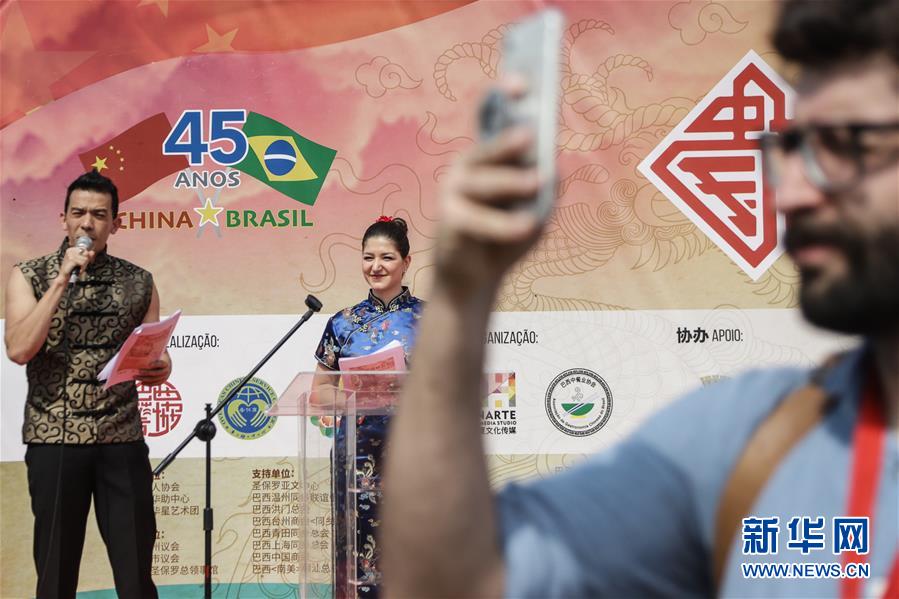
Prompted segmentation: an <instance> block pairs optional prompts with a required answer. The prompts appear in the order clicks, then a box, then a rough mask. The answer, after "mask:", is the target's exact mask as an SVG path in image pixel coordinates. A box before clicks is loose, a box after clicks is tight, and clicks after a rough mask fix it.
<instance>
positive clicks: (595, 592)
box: [383, 0, 899, 599]
mask: <svg viewBox="0 0 899 599" xmlns="http://www.w3.org/2000/svg"><path fill="white" fill-rule="evenodd" d="M897 4H899V3H897V0H834V1H829V0H792V1H789V2H786V3H785V4H784V6H783V7H782V12H781V14H780V17H779V20H778V23H777V24H776V26H775V31H774V35H773V40H774V44H775V47H776V48H777V50H778V51H779V52H780V53H781V55H782V56H784V58H786V59H788V60H791V61H794V62H796V63H799V65H800V66H802V67H803V75H802V77H801V80H800V82H799V87H798V94H799V100H798V104H797V106H796V111H795V115H796V116H795V120H794V122H793V123H792V124H791V127H790V129H788V130H787V131H783V132H781V133H780V134H779V135H776V136H771V135H766V136H765V137H764V138H763V140H762V146H763V155H764V160H765V169H766V177H768V180H769V181H771V182H773V184H774V185H775V186H776V192H777V201H778V208H779V210H780V211H781V212H782V213H783V214H784V216H785V217H786V219H787V226H788V232H787V235H786V238H785V244H786V247H787V249H788V251H789V253H790V255H791V256H792V257H793V259H794V260H795V262H796V264H797V266H798V267H799V269H800V272H801V292H800V299H801V306H802V311H803V314H804V315H805V317H806V318H807V319H808V320H809V321H810V322H812V323H814V324H816V325H818V326H821V327H824V328H827V329H831V330H835V331H842V332H848V333H857V334H861V335H862V336H863V337H864V341H863V343H862V344H861V345H860V346H859V347H858V349H856V350H854V351H851V352H849V353H847V354H845V355H842V356H840V357H839V358H838V359H836V360H834V361H833V363H832V364H828V365H827V366H825V367H822V368H819V369H817V370H815V371H813V372H809V371H805V370H798V369H769V370H763V371H756V372H752V373H749V374H747V375H744V376H742V377H740V378H738V379H736V380H733V381H729V382H725V383H722V384H719V385H716V386H712V387H708V388H705V389H703V390H700V391H698V392H696V393H694V394H692V395H690V396H689V397H686V398H684V399H683V400H681V401H678V402H675V403H674V404H673V405H671V406H670V407H668V408H667V409H665V410H663V411H662V413H660V414H658V415H657V416H655V417H653V418H651V419H650V420H649V421H648V422H647V423H645V425H644V426H643V427H642V428H641V429H639V430H638V431H637V432H636V433H635V434H634V435H632V436H631V437H630V438H629V439H627V440H625V441H624V442H622V443H621V444H619V445H618V446H617V447H615V448H614V449H613V450H611V451H609V452H606V453H604V454H601V455H599V456H596V457H595V458H594V459H593V460H591V461H589V462H588V463H587V464H585V465H583V466H581V467H579V468H575V469H573V470H571V471H568V472H566V473H564V474H561V475H559V476H556V477H551V478H549V479H546V480H542V481H537V482H534V483H530V484H525V485H511V486H510V487H508V488H506V489H504V490H503V491H502V492H501V493H500V494H499V495H498V496H497V497H493V496H492V494H491V491H490V488H489V484H488V478H487V469H486V464H485V459H484V456H483V451H482V444H481V437H480V428H479V417H480V413H479V407H480V402H481V399H482V398H481V393H480V392H481V372H482V365H483V352H484V349H483V344H482V341H483V338H484V331H485V327H486V324H487V319H488V316H489V313H490V308H491V306H492V304H493V301H494V297H495V293H496V290H497V287H498V285H499V281H500V279H501V277H502V275H503V274H504V273H505V272H506V270H507V269H508V268H509V267H510V266H511V265H512V264H513V263H514V262H515V261H516V260H517V259H518V258H519V257H520V256H521V255H522V254H523V253H524V252H526V251H527V250H528V249H529V248H530V247H531V246H532V245H533V243H534V242H535V240H536V239H537V238H538V237H539V230H540V223H539V222H537V221H536V220H535V219H534V218H533V217H532V216H529V215H528V214H526V213H524V212H520V211H509V210H505V209H504V204H508V203H512V202H515V201H518V200H520V199H521V198H527V197H530V196H532V195H533V194H534V193H535V192H536V189H537V185H538V181H537V178H536V174H535V173H534V172H533V171H531V170H526V169H523V168H520V167H518V166H516V165H515V164H516V160H517V159H518V158H519V157H520V156H521V155H522V152H523V151H524V150H525V149H526V148H527V147H528V144H529V143H531V139H532V137H531V135H530V134H529V133H528V132H527V131H525V130H520V129H518V130H510V131H508V132H506V133H505V134H503V135H501V136H500V137H498V138H497V139H495V140H494V141H493V142H492V143H489V144H485V145H481V146H479V147H477V148H475V149H474V150H473V151H472V152H471V153H469V154H468V155H467V156H466V157H465V158H464V159H463V160H462V161H461V162H460V163H459V164H458V165H456V168H455V171H454V172H453V174H452V176H451V178H450V180H449V181H448V184H447V186H446V188H445V189H444V194H443V199H442V200H443V209H444V214H443V220H442V222H441V229H440V232H439V242H438V246H437V264H436V268H437V272H436V276H435V280H436V284H435V289H434V293H433V296H432V298H431V302H430V304H429V307H428V310H427V311H426V313H425V315H424V317H423V319H422V321H421V326H420V332H419V342H418V345H417V347H416V350H415V353H414V356H413V362H414V364H415V368H414V369H413V370H412V371H411V374H410V377H409V381H408V385H407V388H406V391H405V392H406V394H408V395H409V396H410V398H412V399H414V401H402V402H401V403H400V405H401V408H400V411H399V415H398V417H397V419H396V421H395V423H394V428H393V430H392V437H391V443H392V445H391V450H390V452H389V462H388V471H387V474H386V484H385V489H386V497H385V512H384V513H385V516H384V531H383V546H384V560H385V564H384V569H385V586H386V588H387V590H388V592H389V593H391V594H392V595H393V596H395V597H426V596H435V597H447V596H459V597H472V596H499V595H506V596H508V597H553V596H556V597H589V596H613V597H642V596H656V595H666V596H691V595H703V596H709V595H713V594H716V593H718V594H722V595H725V596H740V597H745V596H765V597H772V596H788V597H799V596H814V597H837V596H840V597H843V598H845V599H850V598H855V597H868V596H871V597H877V598H880V597H884V596H889V597H899V557H897V538H899V534H897V530H899V521H897V520H899V514H897V511H899V510H897V505H899V481H897V476H899V452H897V451H896V447H897V445H896V436H897V428H899V6H897ZM423 464H424V465H426V466H424V467H423V466H422V465H423ZM864 518H868V520H863V519H864ZM744 519H745V520H744ZM794 519H795V520H794ZM788 523H789V524H788ZM788 525H789V526H791V527H792V526H794V525H795V526H796V527H797V530H798V532H799V533H801V534H799V535H797V536H798V537H800V538H801V539H804V540H807V541H810V546H812V547H814V543H812V542H811V541H816V540H817V539H818V538H819V537H818V535H821V537H820V538H821V539H823V540H824V541H825V542H826V545H825V546H826V547H827V549H826V550H820V551H815V550H810V551H805V552H803V551H799V550H797V551H790V552H788V553H784V552H781V553H780V554H773V555H754V553H759V552H758V551H755V550H756V549H758V548H757V547H755V546H753V544H752V543H744V542H742V540H741V532H742V533H743V539H746V538H747V537H746V535H747V532H748V533H750V536H749V538H750V539H753V538H756V537H753V536H752V535H753V534H755V533H756V532H758V535H759V537H758V538H760V539H761V538H762V537H763V535H767V534H768V533H769V532H770V528H771V527H772V526H774V527H779V528H781V529H782V531H786V530H787V526H788ZM781 537H782V538H781V541H780V542H781V546H782V547H783V546H784V545H786V541H787V539H786V534H785V532H784V533H782V534H781ZM837 549H841V551H840V552H839V553H837ZM844 549H845V550H844ZM775 562H792V563H800V564H810V565H812V570H811V571H810V572H814V571H815V570H814V565H824V564H826V565H835V567H836V572H833V571H832V570H831V571H830V572H831V574H830V575H824V576H818V577H815V576H792V577H780V578H776V577H775V578H771V577H767V578H765V577H758V576H756V577H753V575H752V573H751V572H749V571H747V570H746V568H745V567H743V566H744V565H745V564H747V563H748V564H750V565H751V564H760V563H762V564H766V563H767V564H770V563H775ZM858 564H862V565H867V567H869V568H870V570H869V572H870V576H869V577H864V576H862V577H855V576H853V574H854V573H856V574H857V573H858V572H859V571H861V570H859V568H858ZM819 574H820V571H819ZM843 574H848V575H849V577H842V575H843Z"/></svg>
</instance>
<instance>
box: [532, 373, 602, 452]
mask: <svg viewBox="0 0 899 599" xmlns="http://www.w3.org/2000/svg"><path fill="white" fill-rule="evenodd" d="M546 415H547V416H549V419H550V421H551V422H552V423H553V425H554V426H555V427H556V428H557V429H559V430H560V431H562V432H563V433H565V434H566V435H571V436H573V437H586V436H588V435H592V434H593V433H595V432H597V431H598V430H599V429H601V428H602V427H604V426H605V425H606V423H607V422H608V421H609V418H610V417H611V416H612V390H611V389H609V385H608V384H607V383H606V381H605V380H604V379H603V378H602V377H601V376H599V375H598V374H596V373H595V372H593V371H592V370H587V369H586V368H572V369H570V370H566V371H565V372H563V373H562V374H560V375H559V376H557V377H556V378H555V379H553V382H552V383H550V384H549V388H548V389H547V390H546Z"/></svg>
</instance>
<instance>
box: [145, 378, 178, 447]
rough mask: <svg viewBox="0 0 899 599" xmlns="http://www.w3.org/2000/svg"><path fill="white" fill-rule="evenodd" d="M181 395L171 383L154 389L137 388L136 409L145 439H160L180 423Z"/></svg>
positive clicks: (146, 387) (167, 382)
mask: <svg viewBox="0 0 899 599" xmlns="http://www.w3.org/2000/svg"><path fill="white" fill-rule="evenodd" d="M183 407H184V406H183V404H182V403H181V393H179V392H178V389H176V388H175V385H173V384H172V383H171V382H169V381H166V382H165V383H163V384H161V385H157V386H155V387H148V386H146V385H139V386H138V387H137V409H138V410H139V411H140V425H141V428H143V430H144V436H145V437H161V436H163V435H165V434H167V433H168V432H170V431H171V430H173V429H174V428H175V427H176V426H178V423H179V422H181V412H182V410H183Z"/></svg>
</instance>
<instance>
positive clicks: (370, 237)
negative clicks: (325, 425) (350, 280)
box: [315, 216, 424, 597]
mask: <svg viewBox="0 0 899 599" xmlns="http://www.w3.org/2000/svg"><path fill="white" fill-rule="evenodd" d="M407 232H408V228H407V226H406V222H405V221H404V220H403V219H401V218H391V217H388V216H382V217H381V218H379V219H378V221H377V222H375V223H374V224H372V225H371V226H369V227H368V229H367V230H366V231H365V235H363V237H362V275H363V276H364V277H365V280H366V282H367V283H368V285H369V287H370V290H369V292H368V297H367V298H366V299H365V300H363V301H361V302H359V303H358V304H356V305H355V306H352V307H349V308H345V309H344V310H342V311H340V312H338V313H337V314H335V315H334V316H332V317H331V318H330V319H329V320H328V324H327V326H326V327H325V332H324V334H323V335H322V339H321V342H320V343H319V344H318V349H317V350H316V352H315V358H316V359H317V360H318V362H319V364H318V372H319V373H321V374H323V375H324V374H327V373H328V372H331V371H335V370H339V369H340V364H339V360H340V359H341V358H349V357H354V356H364V355H368V354H371V353H374V352H376V351H378V350H379V349H382V348H383V347H384V346H386V345H387V344H388V343H391V342H392V341H399V342H400V343H401V344H402V346H403V350H404V351H405V353H406V360H407V362H408V357H409V353H410V352H411V351H412V345H413V343H414V342H415V329H416V327H417V325H418V319H419V318H420V316H421V310H422V308H423V306H424V304H423V302H422V301H421V300H419V299H418V298H415V297H413V296H412V294H411V293H409V288H408V287H404V286H403V275H405V273H406V270H408V268H409V264H410V262H411V261H412V257H411V256H410V255H409V238H408V234H407ZM387 424H388V417H387V416H365V417H360V418H358V420H357V429H356V477H357V479H358V481H359V484H358V485H357V486H358V488H359V489H362V490H363V491H362V492H360V493H359V494H358V496H357V498H356V514H355V518H356V548H357V555H356V582H355V584H354V583H353V582H352V581H351V582H350V584H349V585H347V580H346V578H347V563H346V547H347V542H348V539H347V529H346V520H345V517H344V516H345V514H346V510H347V489H346V481H345V480H344V479H343V477H340V476H335V477H334V480H335V488H334V490H333V493H334V501H335V502H336V518H335V519H336V522H335V539H334V549H335V553H336V556H335V584H336V589H335V596H337V597H343V596H344V592H345V589H346V588H347V587H349V588H350V589H351V591H350V593H349V594H350V596H353V594H352V589H353V587H355V589H356V595H357V596H359V597H377V596H378V584H379V582H380V578H381V574H380V569H379V567H378V557H379V554H380V550H379V548H378V542H377V534H376V533H377V530H378V526H379V524H380V517H379V515H378V502H379V500H380V487H381V467H382V464H381V462H382V460H381V455H382V451H383V447H384V441H385V437H386V433H387ZM335 454H336V460H335V461H336V462H337V464H336V465H335V472H337V471H339V470H338V469H341V470H342V469H343V464H345V463H346V455H347V447H346V423H345V422H341V423H340V424H338V427H337V433H336V439H335Z"/></svg>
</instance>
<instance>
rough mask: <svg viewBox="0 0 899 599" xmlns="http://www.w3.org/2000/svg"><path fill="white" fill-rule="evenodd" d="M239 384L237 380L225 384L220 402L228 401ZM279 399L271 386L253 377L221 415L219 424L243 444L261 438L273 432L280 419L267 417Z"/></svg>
mask: <svg viewBox="0 0 899 599" xmlns="http://www.w3.org/2000/svg"><path fill="white" fill-rule="evenodd" d="M240 381H241V379H234V380H233V381H231V382H230V383H228V384H227V385H225V387H224V388H223V389H222V391H221V393H219V401H222V400H223V399H225V397H227V395H228V394H229V393H230V392H231V390H232V389H234V387H236V386H237V384H238V383H239V382H240ZM277 399H278V394H277V393H275V390H274V389H272V386H271V385H269V384H268V383H266V382H265V381H263V380H262V379H260V378H258V377H255V376H254V377H253V378H251V379H250V380H249V381H248V382H247V384H246V385H244V387H243V388H242V389H241V390H240V391H238V392H237V395H235V396H234V398H233V399H232V400H231V402H230V403H229V404H228V405H227V406H225V407H224V408H223V409H222V411H221V412H219V416H218V417H219V422H220V423H221V425H222V428H223V429H225V430H226V431H228V434H229V435H231V436H232V437H237V438H238V439H243V440H244V441H250V440H253V439H258V438H259V437H262V436H264V435H265V434H267V433H268V432H269V431H270V430H272V428H273V427H274V426H275V422H276V421H277V420H278V418H277V416H269V415H268V414H266V411H267V410H268V409H269V408H270V407H272V405H274V403H275V400H277Z"/></svg>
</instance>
